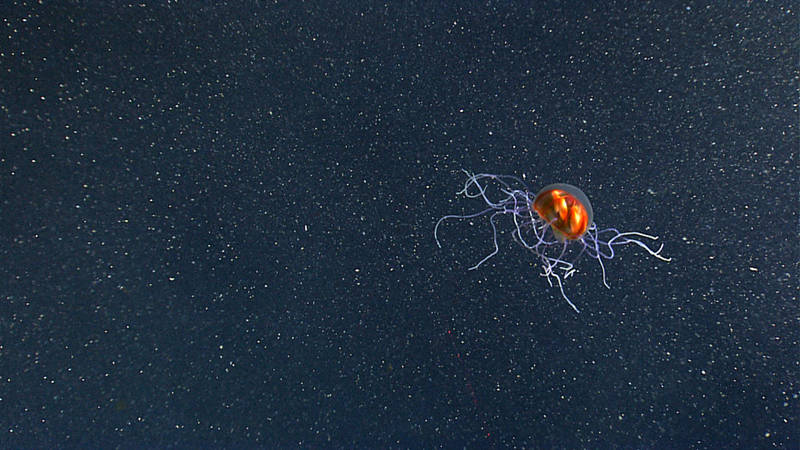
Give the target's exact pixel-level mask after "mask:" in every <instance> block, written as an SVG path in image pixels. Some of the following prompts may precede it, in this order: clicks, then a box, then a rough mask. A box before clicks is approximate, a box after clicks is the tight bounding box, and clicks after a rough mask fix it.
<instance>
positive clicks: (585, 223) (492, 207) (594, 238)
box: [433, 171, 671, 312]
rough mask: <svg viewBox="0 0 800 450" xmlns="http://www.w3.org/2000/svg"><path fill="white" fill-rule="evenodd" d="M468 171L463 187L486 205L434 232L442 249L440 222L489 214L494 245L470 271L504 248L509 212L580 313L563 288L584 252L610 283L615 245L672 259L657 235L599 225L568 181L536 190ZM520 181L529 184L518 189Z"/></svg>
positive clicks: (519, 234) (525, 243)
mask: <svg viewBox="0 0 800 450" xmlns="http://www.w3.org/2000/svg"><path fill="white" fill-rule="evenodd" d="M464 173H466V174H467V181H466V182H465V183H464V189H462V190H461V191H459V192H458V194H463V195H464V196H466V197H467V198H479V199H482V200H483V201H484V203H485V204H486V208H485V209H483V210H482V211H479V212H476V213H473V214H466V215H454V214H451V215H447V216H444V217H442V218H441V219H439V221H438V222H436V227H435V228H434V230H433V236H434V239H435V240H436V244H437V245H438V246H439V248H441V247H442V245H441V243H440V242H439V226H441V224H442V222H444V221H446V220H450V219H474V218H477V217H483V216H487V217H488V218H489V224H490V225H491V226H492V233H493V235H492V239H493V243H494V250H493V251H492V252H491V253H489V254H488V255H487V256H486V257H484V258H483V259H482V260H480V261H478V263H477V264H475V265H474V266H472V267H470V268H469V270H475V269H477V268H478V267H480V266H481V265H482V264H483V263H485V262H486V261H488V260H489V259H490V258H491V257H493V256H494V255H496V254H497V253H498V252H499V251H500V247H499V246H498V244H497V233H498V230H497V226H498V223H497V219H498V218H499V217H500V216H510V218H511V220H512V221H513V224H514V228H513V229H512V232H511V235H512V236H513V238H514V240H515V241H517V242H518V243H519V244H520V245H521V246H522V247H524V248H526V249H527V250H529V251H530V252H531V253H533V254H534V256H535V257H536V259H538V262H539V264H540V265H541V267H542V273H541V276H543V277H545V279H547V282H548V284H549V285H550V287H552V286H553V285H554V284H556V285H558V288H559V290H560V291H561V296H562V297H564V300H566V301H567V303H569V305H570V306H571V307H572V309H574V310H575V312H580V311H579V310H578V307H577V306H575V304H574V303H573V302H572V301H571V300H570V299H569V297H568V296H567V294H566V292H565V291H564V282H565V281H566V280H567V279H568V278H569V277H571V276H572V275H574V274H575V272H576V270H577V269H576V266H575V265H576V264H577V262H578V261H579V260H580V258H581V257H582V256H583V255H588V256H589V257H591V258H593V259H594V260H596V261H597V262H598V263H599V264H600V269H601V271H602V273H603V285H604V286H605V287H606V288H609V289H610V288H611V287H610V286H609V284H608V281H607V279H606V268H605V265H604V264H603V261H604V260H610V259H612V258H613V257H614V254H615V248H618V247H620V246H623V245H627V244H635V245H637V246H639V247H641V248H642V249H644V250H645V251H646V252H647V253H649V254H650V255H651V256H654V257H656V258H658V259H660V260H662V261H666V262H669V261H671V258H666V257H664V256H662V255H661V251H662V250H663V248H664V244H661V245H659V247H658V249H657V250H654V249H653V248H652V247H651V246H650V245H648V244H647V243H646V242H647V241H651V242H652V241H656V240H658V237H657V236H652V235H649V234H645V233H640V232H637V231H626V232H621V231H619V230H617V229H616V228H605V229H599V228H598V227H597V225H596V224H595V223H594V213H593V211H592V205H591V203H590V202H589V198H588V197H587V196H586V195H585V194H584V193H583V192H582V191H581V190H580V189H578V188H577V187H575V186H572V185H569V184H551V185H548V186H545V187H544V188H543V189H541V190H540V191H539V192H538V193H537V194H536V195H535V196H534V195H531V193H530V192H529V190H527V188H526V184H525V182H524V181H522V180H521V179H519V178H517V177H514V176H509V175H494V174H488V173H479V174H472V173H469V172H467V171H464ZM490 184H495V186H494V187H495V188H496V191H497V192H499V194H498V198H490V197H491V196H490V194H489V193H488V192H487V190H488V188H489V186H490ZM513 186H520V187H522V188H524V189H519V188H514V187H513Z"/></svg>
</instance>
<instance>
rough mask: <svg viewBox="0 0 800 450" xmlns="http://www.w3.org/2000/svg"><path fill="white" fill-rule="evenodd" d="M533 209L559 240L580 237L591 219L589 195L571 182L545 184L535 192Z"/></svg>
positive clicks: (590, 222)
mask: <svg viewBox="0 0 800 450" xmlns="http://www.w3.org/2000/svg"><path fill="white" fill-rule="evenodd" d="M533 209H535V210H536V212H537V213H538V214H539V217H541V218H542V220H544V221H545V222H547V223H549V224H550V228H551V229H552V230H553V234H555V235H556V238H558V239H559V240H561V241H563V240H565V239H568V240H575V239H580V237H581V236H583V234H584V233H586V230H587V229H588V228H589V226H590V225H591V224H592V220H593V217H592V214H593V213H592V204H591V203H590V202H589V197H587V196H586V194H584V193H583V191H581V190H580V189H578V188H576V187H575V186H573V185H571V184H564V183H556V184H550V185H547V186H545V187H544V188H542V190H540V191H539V193H538V194H536V198H534V200H533Z"/></svg>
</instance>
